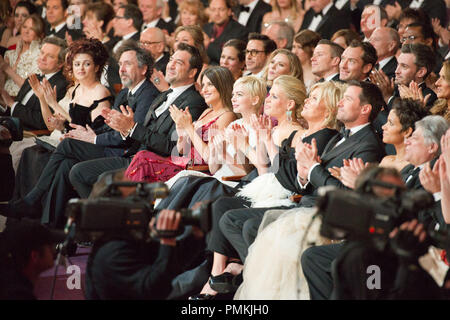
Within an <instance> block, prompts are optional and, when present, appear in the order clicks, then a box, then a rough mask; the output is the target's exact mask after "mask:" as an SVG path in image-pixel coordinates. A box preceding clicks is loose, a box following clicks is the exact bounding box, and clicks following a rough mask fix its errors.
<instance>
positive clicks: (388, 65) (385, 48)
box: [369, 27, 400, 79]
mask: <svg viewBox="0 0 450 320" xmlns="http://www.w3.org/2000/svg"><path fill="white" fill-rule="evenodd" d="M369 42H370V43H371V44H372V45H373V46H374V48H375V50H376V51H377V56H378V61H377V65H376V66H375V68H376V69H377V70H382V71H383V72H384V74H386V75H387V76H388V77H389V79H393V78H394V77H395V70H396V69H397V58H396V57H395V54H396V53H397V50H398V48H399V46H400V37H399V35H398V32H397V31H396V30H395V29H392V28H387V27H378V28H376V29H375V30H374V31H373V32H372V35H371V36H370V39H369Z"/></svg>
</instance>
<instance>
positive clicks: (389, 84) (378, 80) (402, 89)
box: [370, 69, 431, 106]
mask: <svg viewBox="0 0 450 320" xmlns="http://www.w3.org/2000/svg"><path fill="white" fill-rule="evenodd" d="M370 81H371V82H372V83H373V84H375V85H377V86H378V87H379V88H380V90H381V92H382V93H383V97H384V99H385V100H386V101H387V99H389V98H390V97H391V96H392V94H393V93H394V89H395V84H394V79H389V77H388V76H387V75H386V74H385V73H384V72H383V71H382V70H376V69H373V70H372V73H371V74H370ZM398 91H399V93H400V97H401V98H402V99H408V98H409V99H413V100H417V101H419V102H420V103H421V104H422V105H424V106H425V105H426V104H427V102H428V99H429V98H430V96H431V94H427V95H426V96H425V97H424V96H423V93H422V89H421V88H420V87H419V85H418V84H417V83H416V82H415V81H411V82H410V83H409V86H405V85H403V84H400V85H398Z"/></svg>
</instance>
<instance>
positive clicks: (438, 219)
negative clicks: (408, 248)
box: [400, 158, 446, 227]
mask: <svg viewBox="0 0 450 320" xmlns="http://www.w3.org/2000/svg"><path fill="white" fill-rule="evenodd" d="M437 159H438V158H435V159H433V160H431V161H430V167H431V168H433V167H434V165H435V163H436V160H437ZM414 169H415V168H414V165H412V164H410V165H407V166H406V167H404V168H403V169H402V170H401V171H400V175H401V176H402V179H403V181H404V182H405V186H406V188H407V189H408V190H424V188H423V186H422V183H421V182H420V177H419V173H420V170H414ZM409 177H410V178H409ZM417 218H418V220H419V222H421V223H423V224H424V225H425V227H427V226H430V225H433V226H434V225H435V224H436V223H438V224H439V225H440V226H445V225H446V223H445V220H444V217H443V215H442V207H441V201H440V200H439V201H435V202H434V204H433V205H432V206H430V207H429V208H425V209H422V210H418V211H417Z"/></svg>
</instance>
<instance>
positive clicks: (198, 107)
mask: <svg viewBox="0 0 450 320" xmlns="http://www.w3.org/2000/svg"><path fill="white" fill-rule="evenodd" d="M166 96H167V95H166V93H165V92H163V93H161V94H160V95H159V96H158V97H157V98H156V99H155V101H154V102H153V103H152V105H151V106H150V108H149V110H148V112H147V115H146V117H145V120H144V123H143V124H141V123H138V124H137V126H136V128H135V129H134V131H133V133H132V135H131V137H130V138H129V139H131V140H133V145H132V147H131V148H130V149H129V150H128V151H127V153H126V154H125V156H126V157H127V156H132V155H134V154H135V153H136V152H137V151H139V150H149V151H152V152H154V153H157V154H159V155H161V156H163V157H167V156H170V155H171V153H172V150H173V148H175V147H176V144H177V139H176V133H175V122H173V120H172V118H171V116H170V112H169V109H167V110H166V111H164V112H163V113H162V114H160V115H159V117H156V114H155V110H156V109H157V108H158V107H159V106H161V105H162V104H163V103H164V102H165V100H166V99H165V98H166ZM172 104H174V105H175V106H177V108H179V109H183V110H184V109H185V108H186V107H189V112H190V113H191V116H192V120H193V121H195V120H197V119H198V117H200V115H201V114H202V112H203V111H204V110H205V109H206V108H207V106H206V103H205V100H204V99H203V97H202V96H201V95H200V94H199V93H198V92H197V90H195V86H194V85H192V86H190V87H189V88H188V89H186V90H185V91H184V92H183V93H182V94H181V95H179V96H178V97H177V98H176V99H175V101H174V102H173V103H172Z"/></svg>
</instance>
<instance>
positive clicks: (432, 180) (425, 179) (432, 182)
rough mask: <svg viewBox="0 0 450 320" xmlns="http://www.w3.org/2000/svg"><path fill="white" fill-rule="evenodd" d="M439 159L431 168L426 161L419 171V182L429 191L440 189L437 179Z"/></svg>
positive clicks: (438, 190)
mask: <svg viewBox="0 0 450 320" xmlns="http://www.w3.org/2000/svg"><path fill="white" fill-rule="evenodd" d="M440 161H441V159H438V160H437V161H436V163H435V164H434V167H433V169H431V167H430V163H429V162H428V163H427V164H426V165H425V166H424V167H423V169H422V170H420V172H419V179H420V183H421V184H422V186H423V187H424V189H425V190H427V191H428V192H429V193H436V192H440V191H441V182H440V180H439V165H440Z"/></svg>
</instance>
